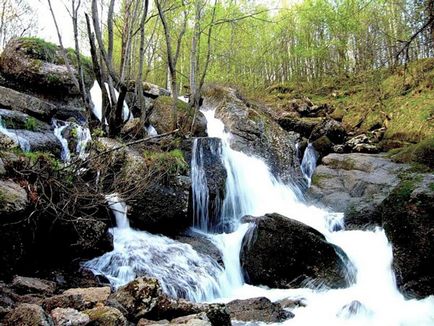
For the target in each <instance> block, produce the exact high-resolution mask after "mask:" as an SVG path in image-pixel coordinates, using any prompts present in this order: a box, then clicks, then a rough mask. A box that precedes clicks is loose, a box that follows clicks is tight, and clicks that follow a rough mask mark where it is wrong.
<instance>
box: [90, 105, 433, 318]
mask: <svg viewBox="0 0 434 326" xmlns="http://www.w3.org/2000/svg"><path fill="white" fill-rule="evenodd" d="M204 114H205V116H206V118H207V120H208V134H209V136H211V137H218V138H221V139H222V144H223V146H222V161H223V163H224V165H225V167H226V170H227V173H228V177H227V182H226V197H225V200H224V202H223V208H222V212H223V213H222V216H221V219H222V220H223V222H224V223H225V224H226V225H227V226H228V227H227V231H233V232H232V233H222V234H206V233H205V235H206V236H207V237H208V238H209V239H210V240H211V241H212V242H213V243H214V244H215V245H216V246H217V247H218V248H219V249H220V251H221V252H222V254H223V261H224V264H225V269H224V271H222V269H221V268H220V267H219V266H217V264H216V263H215V262H213V261H212V260H211V259H208V258H204V257H203V256H200V255H198V254H197V253H196V252H195V251H194V250H193V249H192V248H191V247H190V246H189V245H185V244H181V243H179V242H176V241H173V240H171V239H168V238H166V237H163V236H157V235H152V234H150V233H147V232H140V231H136V230H133V229H131V228H130V227H129V224H128V220H127V218H126V205H125V204H122V203H121V202H120V200H119V199H117V198H116V197H109V198H108V199H107V200H108V202H109V205H110V206H111V207H115V206H117V207H118V208H117V210H118V211H120V212H121V214H117V213H116V212H114V213H115V215H116V218H117V225H118V227H116V228H113V229H112V230H111V232H112V233H113V235H114V246H115V248H114V250H113V251H112V252H110V253H107V254H105V255H103V256H102V257H99V258H96V259H93V260H92V261H89V262H87V263H86V264H85V267H87V268H90V269H91V270H93V271H94V272H96V273H100V274H104V275H105V276H106V277H108V278H109V280H110V281H111V282H112V284H113V285H114V286H116V287H117V286H119V285H122V284H125V283H127V282H128V281H130V280H132V279H134V278H135V277H136V276H139V275H149V276H155V277H156V278H158V279H159V280H160V282H161V283H162V284H163V288H164V290H165V291H166V292H167V293H169V294H171V295H174V296H178V297H180V296H181V297H187V298H189V299H192V300H196V301H216V302H227V301H230V300H233V299H243V298H244V299H245V298H251V297H257V296H265V297H268V298H269V299H270V300H272V301H276V300H280V299H285V298H290V299H302V300H303V302H304V303H305V304H306V307H298V308H295V309H294V310H293V312H294V314H295V318H294V319H291V320H288V321H286V322H284V324H285V325H379V326H380V325H381V326H382V325H387V326H388V325H434V298H433V297H428V298H426V299H424V300H420V301H417V300H405V299H404V298H403V296H402V295H401V294H400V293H399V292H398V290H397V288H396V284H395V278H394V275H393V272H392V268H391V263H392V258H393V257H392V249H391V246H390V244H389V242H388V240H387V238H386V236H385V233H384V231H383V230H382V229H376V230H372V231H344V230H342V228H343V221H342V214H338V213H329V212H326V211H324V210H321V209H319V208H316V207H312V206H306V205H305V204H303V203H302V202H300V201H299V200H298V198H297V196H296V195H295V193H294V191H293V189H292V188H291V187H289V186H287V185H285V184H282V183H281V182H279V181H278V180H277V179H276V178H274V177H273V176H272V174H271V172H270V170H269V168H268V167H267V166H266V164H265V163H264V162H263V161H262V160H261V159H258V158H255V157H249V156H247V155H245V154H243V153H240V152H236V151H234V150H232V149H231V148H230V141H231V135H230V134H229V133H226V132H225V131H224V126H223V123H222V122H221V121H220V120H218V119H216V118H215V117H214V112H213V111H205V112H204ZM194 150H195V151H197V150H198V148H197V147H196V148H194ZM198 154H199V155H200V152H199V153H196V154H195V155H198ZM195 160H196V162H197V163H198V166H197V167H193V169H195V168H199V169H200V160H198V159H197V157H196V158H195ZM192 172H193V173H199V174H198V176H199V177H198V176H196V178H195V177H193V180H196V182H204V183H205V182H206V180H205V181H203V179H202V178H201V177H200V171H196V172H195V171H192ZM201 180H202V181H201ZM196 186H200V185H196ZM197 191H207V189H206V187H203V185H202V186H200V187H198V188H197ZM199 199H200V198H199ZM200 200H202V199H200ZM205 207H206V205H205V204H204V203H203V202H202V204H201V205H200V206H197V209H204V210H205ZM270 212H278V213H281V214H283V215H286V216H288V217H290V218H293V219H297V220H299V221H301V222H303V223H305V224H307V225H310V226H312V227H314V228H316V229H317V230H319V231H320V232H322V233H323V234H324V235H325V237H326V238H327V239H328V241H330V242H331V243H334V244H336V245H338V246H340V247H341V248H342V249H343V250H344V251H345V253H346V254H347V255H348V258H349V259H350V261H351V262H352V264H353V265H354V266H355V268H356V269H357V274H356V278H355V282H354V283H353V284H352V285H351V286H350V287H348V288H346V289H336V290H330V289H326V288H317V289H308V288H300V289H269V288H265V287H256V286H251V285H247V284H245V283H244V280H243V276H242V272H241V267H240V261H239V252H240V248H241V243H242V239H243V237H244V235H245V233H246V231H247V230H248V228H249V227H250V226H249V225H248V224H241V223H240V218H241V217H242V216H243V215H248V214H250V215H257V216H258V215H263V214H265V213H270ZM204 218H206V217H204ZM198 227H201V226H200V224H199V225H198ZM336 230H340V231H337V232H336ZM204 231H205V232H206V231H207V229H206V228H204ZM197 232H203V231H200V230H199V231H197ZM355 300H357V301H358V302H360V307H359V309H357V310H356V312H353V313H350V310H351V309H349V308H348V307H349V305H350V304H351V303H352V302H354V301H355Z"/></svg>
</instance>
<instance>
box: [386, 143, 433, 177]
mask: <svg viewBox="0 0 434 326" xmlns="http://www.w3.org/2000/svg"><path fill="white" fill-rule="evenodd" d="M389 156H390V157H391V158H392V160H394V161H395V162H399V163H417V164H423V165H425V166H427V167H429V168H431V169H434V136H432V137H430V138H427V139H425V140H423V141H421V142H420V143H418V144H412V145H409V146H406V147H404V148H402V149H395V150H392V151H390V152H389Z"/></svg>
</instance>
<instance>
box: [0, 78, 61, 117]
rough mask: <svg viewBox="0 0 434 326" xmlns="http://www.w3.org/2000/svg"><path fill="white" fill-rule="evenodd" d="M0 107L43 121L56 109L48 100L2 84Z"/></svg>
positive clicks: (0, 87) (0, 88)
mask: <svg viewBox="0 0 434 326" xmlns="http://www.w3.org/2000/svg"><path fill="white" fill-rule="evenodd" d="M0 107H2V108H5V109H10V110H14V111H19V112H23V113H26V114H28V115H30V116H33V117H35V118H37V119H40V120H42V121H45V122H49V121H50V120H51V117H52V116H53V115H54V113H55V112H56V110H57V108H56V106H55V105H53V104H51V103H49V102H45V101H43V100H40V99H39V98H36V97H34V96H32V95H27V94H24V93H20V92H18V91H15V90H13V89H10V88H6V87H2V86H0Z"/></svg>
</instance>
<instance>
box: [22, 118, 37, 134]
mask: <svg viewBox="0 0 434 326" xmlns="http://www.w3.org/2000/svg"><path fill="white" fill-rule="evenodd" d="M37 124H38V123H37V121H36V119H35V118H33V117H28V118H27V119H26V122H25V125H24V127H25V129H26V130H31V131H34V130H35V129H36V127H37Z"/></svg>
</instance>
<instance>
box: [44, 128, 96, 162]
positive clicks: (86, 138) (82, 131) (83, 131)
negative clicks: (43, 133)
mask: <svg viewBox="0 0 434 326" xmlns="http://www.w3.org/2000/svg"><path fill="white" fill-rule="evenodd" d="M52 124H53V127H54V135H55V136H56V138H57V139H58V140H59V142H60V144H61V145H62V151H61V154H60V155H61V159H62V161H64V162H69V161H70V160H71V151H70V149H69V143H68V139H66V138H65V137H64V132H65V130H67V129H70V133H73V136H71V137H74V138H75V140H76V142H77V145H76V147H75V154H76V155H77V156H78V157H79V158H80V159H85V158H86V156H87V153H86V147H87V144H88V143H89V142H90V141H91V139H92V137H91V135H90V130H89V128H86V127H83V126H80V125H79V124H77V123H75V122H66V121H60V120H56V119H53V121H52Z"/></svg>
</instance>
